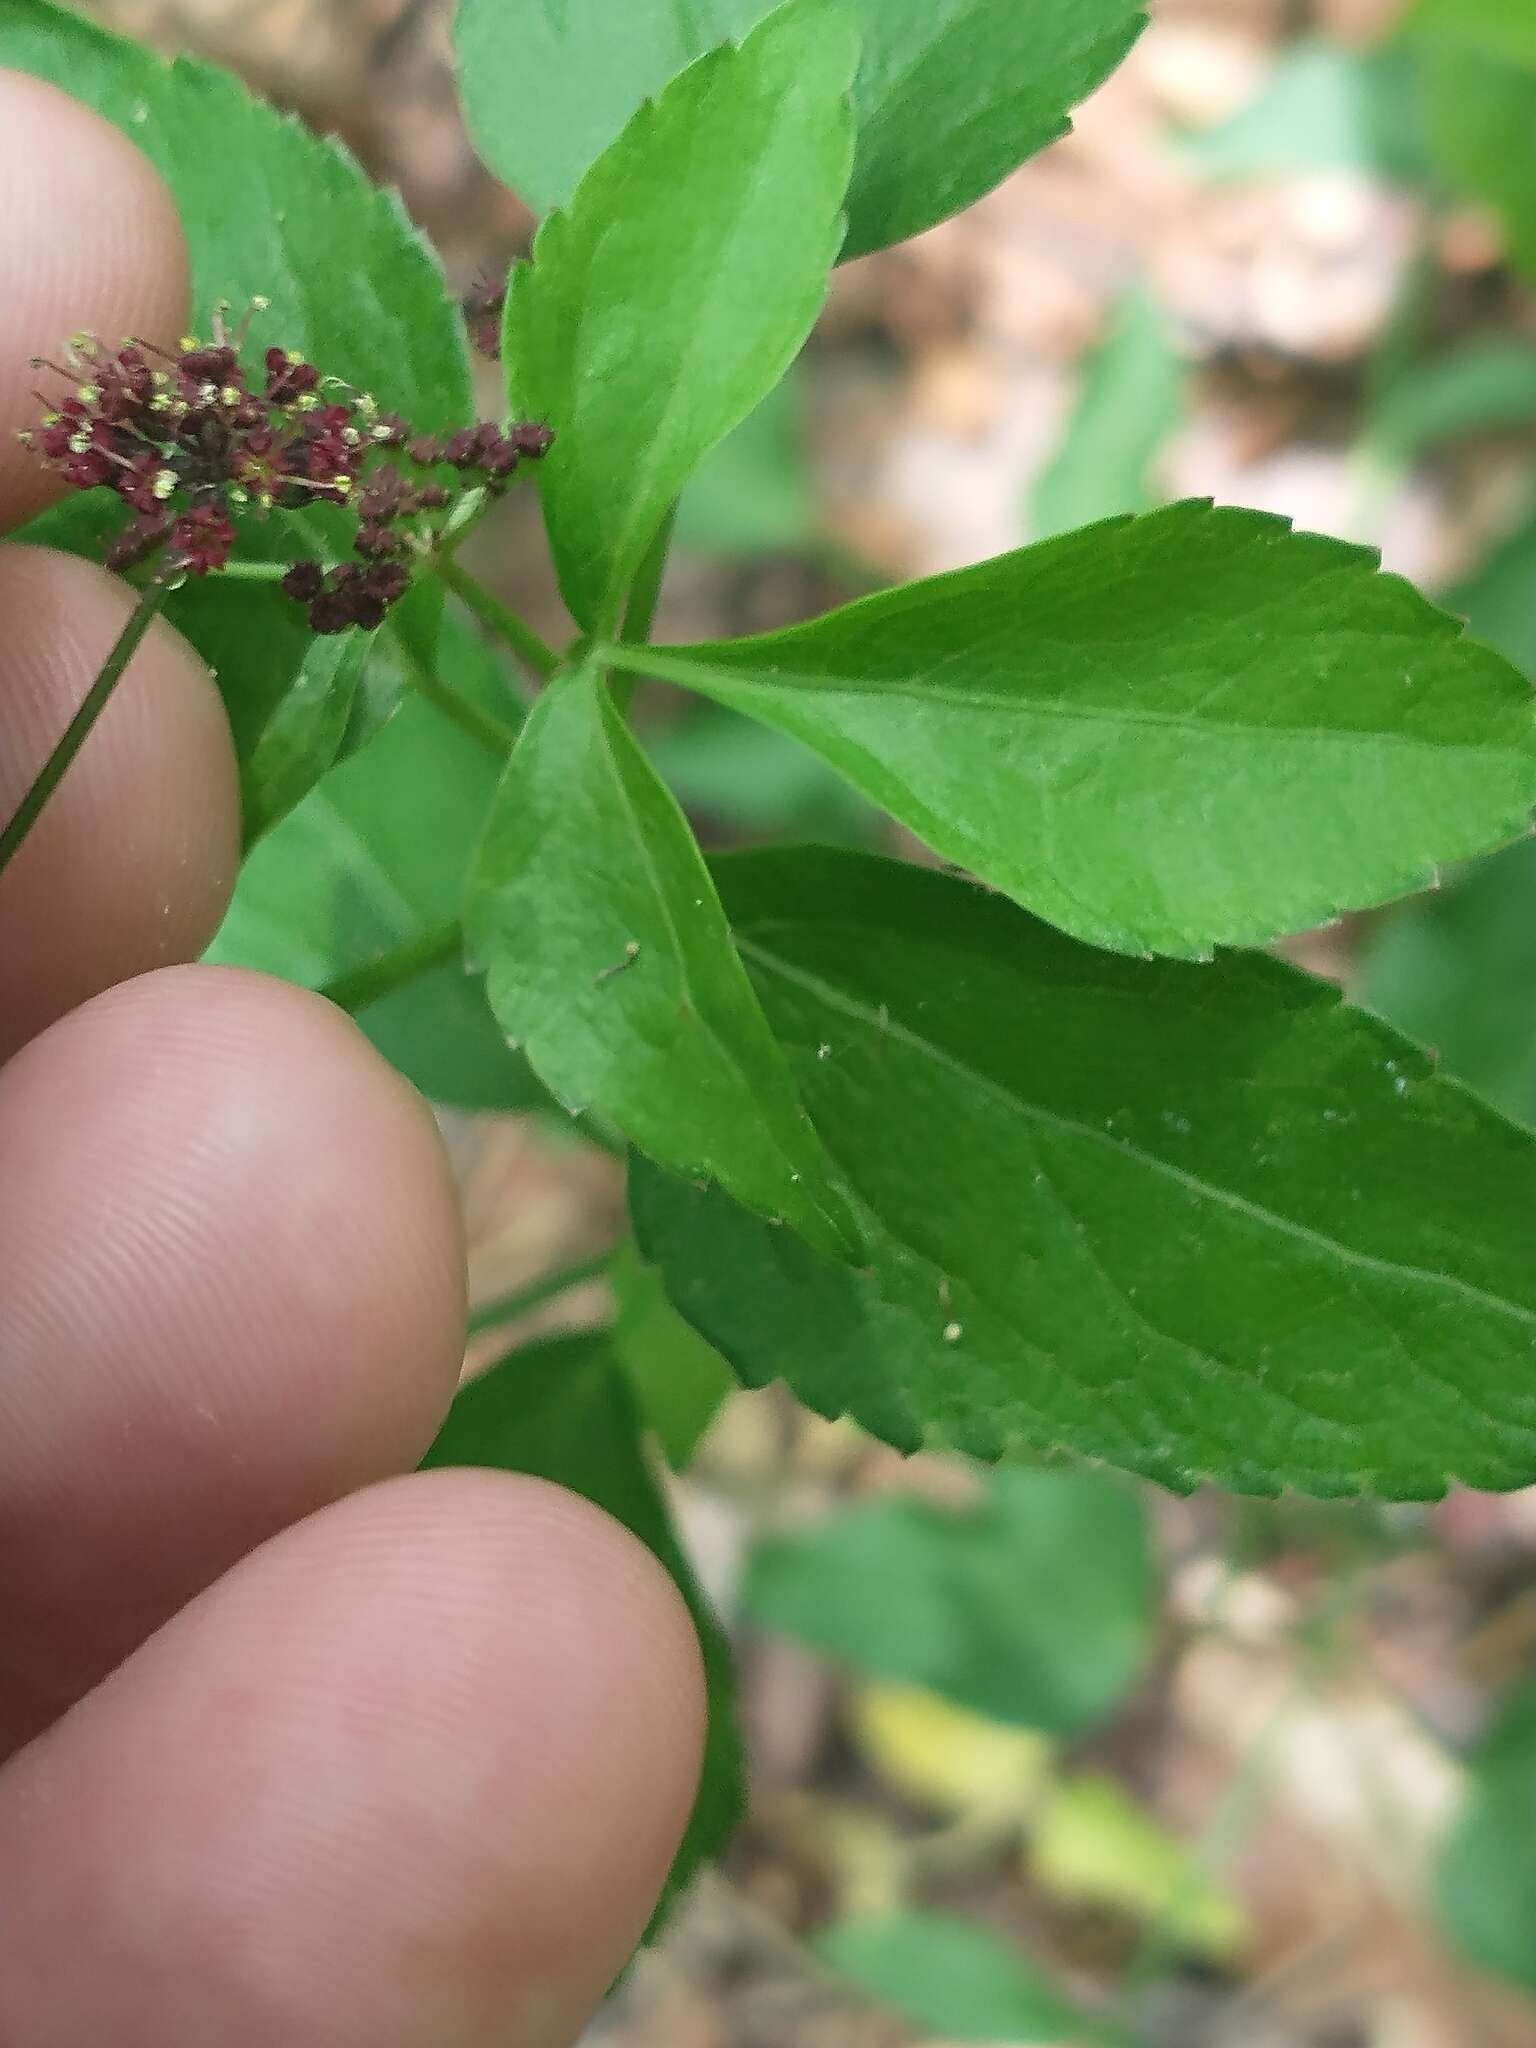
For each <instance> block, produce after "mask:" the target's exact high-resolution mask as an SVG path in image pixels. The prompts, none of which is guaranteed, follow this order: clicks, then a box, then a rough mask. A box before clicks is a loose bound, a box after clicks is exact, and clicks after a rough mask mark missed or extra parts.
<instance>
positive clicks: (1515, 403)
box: [1366, 336, 1536, 463]
mask: <svg viewBox="0 0 1536 2048" xmlns="http://www.w3.org/2000/svg"><path fill="white" fill-rule="evenodd" d="M1532 425H1536V348H1532V347H1531V345H1530V344H1529V343H1528V342H1523V341H1513V340H1510V339H1509V338H1507V337H1505V336H1498V337H1496V338H1494V339H1492V340H1479V341H1471V342H1465V343H1463V344H1462V345H1461V346H1460V347H1459V348H1454V349H1450V350H1448V351H1447V352H1446V353H1445V354H1444V355H1440V356H1435V357H1432V358H1431V359H1430V361H1428V362H1425V363H1417V364H1415V365H1414V367H1413V368H1412V369H1411V370H1410V371H1409V372H1408V373H1407V374H1406V375H1405V376H1403V377H1400V378H1398V379H1396V380H1395V381H1394V382H1393V383H1392V384H1391V385H1390V386H1389V387H1388V389H1387V391H1386V392H1385V394H1384V396H1383V398H1382V400H1381V403H1380V404H1379V405H1378V406H1377V407H1376V409H1375V412H1374V414H1373V416H1372V417H1371V418H1370V419H1369V420H1368V421H1367V422H1366V442H1367V446H1368V447H1369V448H1370V449H1371V450H1372V452H1374V453H1377V454H1379V455H1382V456H1385V457H1386V458H1387V459H1389V460H1391V461H1394V462H1399V463H1409V462H1413V461H1416V460H1417V459H1418V458H1419V457H1420V456H1421V455H1423V454H1425V453H1426V452H1427V451H1428V450H1429V449H1431V448H1435V447H1438V446H1439V445H1441V444H1442V443H1443V442H1446V441H1456V440H1460V439H1462V438H1464V437H1465V436H1467V435H1470V434H1489V433H1493V432H1496V431H1497V430H1498V429H1499V428H1501V427H1516V428H1518V427H1530V426H1532Z"/></svg>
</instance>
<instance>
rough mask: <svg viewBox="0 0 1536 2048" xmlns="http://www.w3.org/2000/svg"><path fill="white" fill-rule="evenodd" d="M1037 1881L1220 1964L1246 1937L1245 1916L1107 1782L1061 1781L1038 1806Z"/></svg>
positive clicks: (1183, 1848) (1089, 1777)
mask: <svg viewBox="0 0 1536 2048" xmlns="http://www.w3.org/2000/svg"><path fill="white" fill-rule="evenodd" d="M1029 1863H1030V1868H1031V1871H1032V1873H1033V1875H1034V1877H1035V1880H1036V1882H1037V1883H1038V1884H1039V1885H1040V1886H1041V1888H1042V1889H1043V1890H1045V1891H1047V1892H1050V1893H1053V1894H1054V1895H1055V1896H1056V1897H1057V1898H1059V1899H1064V1900H1067V1901H1068V1902H1069V1903H1072V1904H1080V1905H1092V1906H1107V1907H1110V1908H1112V1909H1114V1910H1117V1911H1119V1912H1121V1913H1125V1914H1128V1915H1130V1916H1132V1917H1134V1918H1135V1919H1138V1920H1148V1921H1153V1920H1155V1921H1157V1922H1159V1923H1160V1924H1161V1926H1162V1927H1163V1930H1164V1932H1165V1933H1166V1934H1167V1936H1168V1938H1169V1940H1170V1942H1171V1943H1173V1944H1175V1945H1176V1946H1177V1947H1179V1948H1181V1949H1183V1950H1184V1951H1185V1952H1186V1953H1189V1954H1193V1955H1200V1956H1203V1957H1205V1958H1207V1959H1208V1960H1210V1961H1213V1962H1225V1961H1227V1960H1229V1959H1230V1958H1231V1957H1232V1956H1233V1955H1234V1954H1235V1953H1236V1952H1237V1951H1239V1950H1240V1949H1241V1948H1242V1947H1243V1945H1244V1943H1245V1942H1246V1940H1247V1938H1248V1931H1249V1930H1248V1922H1247V1916H1246V1915H1245V1914H1244V1912H1243V1909H1242V1907H1241V1906H1240V1905H1239V1904H1238V1903H1237V1901H1236V1900H1235V1899H1233V1898H1232V1897H1231V1896H1230V1894H1229V1893H1227V1892H1226V1891H1225V1890H1223V1888H1222V1887H1221V1886H1220V1885H1219V1884H1218V1883H1217V1882H1216V1880H1215V1879H1214V1878H1211V1877H1209V1876H1207V1875H1206V1874H1205V1872H1204V1871H1202V1870H1201V1868H1200V1865H1199V1862H1198V1860H1197V1858H1196V1857H1195V1855H1194V1854H1193V1852H1192V1851H1191V1850H1190V1849H1189V1847H1188V1846H1187V1845H1186V1844H1185V1843H1183V1842H1181V1841H1180V1840H1179V1839H1178V1837H1177V1836H1176V1835H1173V1834H1170V1833H1169V1831H1168V1829H1167V1828H1165V1827H1164V1826H1163V1824H1162V1822H1161V1821H1159V1820H1157V1819H1156V1818H1155V1817H1154V1816H1153V1815H1152V1814H1151V1813H1149V1812H1148V1811H1147V1809H1146V1808H1145V1807H1144V1806H1142V1805H1141V1804H1140V1803H1139V1801H1137V1800H1135V1799H1133V1798H1132V1796H1131V1795H1130V1793H1129V1792H1127V1791H1126V1790H1125V1788H1124V1787H1123V1786H1121V1785H1119V1784H1117V1783H1116V1782H1115V1780H1114V1779H1113V1778H1106V1777H1103V1776H1101V1775H1100V1774H1099V1773H1097V1772H1085V1773H1083V1774H1082V1775H1080V1776H1078V1777H1073V1778H1064V1779H1061V1780H1060V1781H1059V1782H1058V1783H1057V1784H1056V1785H1055V1786H1054V1787H1053V1788H1052V1790H1051V1792H1050V1794H1049V1796H1048V1797H1047V1798H1046V1799H1045V1801H1044V1802H1043V1804H1042V1807H1041V1810H1040V1815H1039V1818H1038V1820H1037V1821H1036V1823H1035V1831H1034V1836H1033V1840H1032V1842H1031V1845H1030V1851H1029Z"/></svg>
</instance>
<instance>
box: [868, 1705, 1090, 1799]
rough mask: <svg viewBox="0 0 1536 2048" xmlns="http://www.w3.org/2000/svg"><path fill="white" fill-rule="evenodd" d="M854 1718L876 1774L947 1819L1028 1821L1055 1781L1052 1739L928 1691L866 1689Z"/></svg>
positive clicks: (895, 1788) (905, 1795)
mask: <svg viewBox="0 0 1536 2048" xmlns="http://www.w3.org/2000/svg"><path fill="white" fill-rule="evenodd" d="M848 1716H849V1726H850V1730H851V1732H852V1735H853V1739H854V1741H855V1743H856V1744H857V1745H858V1748H859V1749H860V1751H861V1752H862V1754H863V1756H864V1757H865V1759H866V1761H867V1762H868V1763H869V1765H870V1766H871V1768H872V1769H873V1770H875V1771H876V1772H878V1774H879V1775H880V1776H881V1777H882V1778H883V1779H884V1780H885V1782H886V1783H887V1784H888V1785H889V1786H891V1788H892V1789H893V1790H894V1791H897V1792H899V1793H900V1794H901V1795H902V1797H903V1798H905V1799H910V1800H913V1801H914V1802H915V1803H916V1804H918V1805H920V1806H931V1807H935V1808H937V1810H938V1811H939V1812H940V1813H943V1814H946V1815H951V1816H956V1817H958V1816H962V1815H963V1816H966V1817H969V1818H986V1819H992V1820H1004V1819H1008V1818H1010V1817H1016V1818H1018V1819H1020V1820H1024V1819H1027V1818H1028V1816H1029V1815H1030V1814H1031V1813H1032V1812H1033V1810H1034V1808H1035V1806H1036V1804H1037V1803H1038V1800H1039V1797H1040V1792H1041V1788H1042V1786H1043V1785H1044V1784H1045V1781H1046V1779H1047V1777H1048V1776H1049V1774H1050V1768H1051V1757H1052V1754H1053V1745H1052V1743H1051V1742H1050V1741H1049V1739H1048V1738H1047V1737H1046V1736H1044V1735H1036V1734H1035V1733H1034V1732H1033V1731H1032V1730H1030V1729H1028V1728H1009V1727H1005V1726H1004V1725H1003V1723H1002V1722H1000V1721H989V1720H986V1719H984V1718H983V1716H982V1715H980V1714H972V1713H968V1712H967V1711H966V1710H965V1708H964V1707H955V1706H951V1705H950V1703H949V1701H948V1700H946V1699H941V1698H940V1696H939V1695H938V1694H937V1693H934V1692H927V1691H925V1690H924V1689H923V1687H921V1686H917V1685H866V1686H863V1687H861V1688H860V1689H859V1691H857V1692H856V1693H855V1694H854V1695H853V1698H852V1700H851V1701H850V1703H849V1709H848Z"/></svg>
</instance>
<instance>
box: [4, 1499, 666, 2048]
mask: <svg viewBox="0 0 1536 2048" xmlns="http://www.w3.org/2000/svg"><path fill="white" fill-rule="evenodd" d="M701 1690H702V1688H701V1684H700V1676H699V1659H698V1651H697V1645H696V1642H695V1640H694V1636H693V1631H692V1627H691V1624H690V1623H689V1620H688V1617H687V1614H686V1611H685V1610H684V1609H683V1607H682V1603H681V1602H680V1600H679V1599H678V1597H677V1595H676V1592H675V1590H674V1589H673V1587H672V1585H671V1582H670V1581H669V1580H668V1579H667V1578H666V1577H665V1575H664V1574H663V1573H662V1571H661V1570H660V1568H659V1566H658V1565H657V1564H656V1562H655V1560H654V1559H653V1558H652V1557H651V1556H650V1555H649V1553H648V1552H646V1551H644V1550H643V1549H642V1548H641V1547H640V1545H639V1544H637V1543H636V1542H635V1541H634V1539H633V1538H632V1537H630V1536H629V1535H628V1534H627V1532H625V1531H624V1530H622V1529H620V1528H619V1527H618V1525H617V1524H616V1523H614V1522H611V1521H609V1520H608V1519H607V1517H606V1516H603V1515H600V1514H599V1513H598V1512H597V1511H596V1510H595V1509H593V1508H590V1507H588V1506H587V1505H586V1504H585V1503H584V1502H581V1501H578V1500H575V1499H574V1498H573V1497H572V1496H570V1495H568V1494H564V1493H561V1492H560V1491H559V1490H557V1489H555V1488H553V1487H547V1486H544V1485H542V1484H541V1483H540V1482H538V1481H536V1480H523V1479H512V1478H507V1477H505V1476H501V1475H493V1474H489V1473H468V1472H442V1473H431V1474H423V1475H421V1476H420V1477H417V1478H411V1479H404V1480H397V1481H395V1482H393V1483H391V1484H390V1485H387V1486H384V1487H380V1488H376V1489H374V1490H373V1491H371V1492H369V1493H365V1494H361V1495H358V1496H356V1497H355V1498H353V1499H352V1500H350V1501H347V1502H346V1503H344V1504H343V1505H341V1506H338V1507H334V1508H330V1509H328V1510H326V1511H325V1512H323V1513H322V1514H320V1515H317V1516H316V1517H315V1518H314V1519H313V1520H312V1521H309V1522H307V1523H305V1524H303V1525H302V1526H301V1527H299V1528H297V1529H293V1530H290V1531H289V1532H288V1533H287V1534H285V1535H283V1536H280V1537H278V1538H276V1539H275V1540H274V1541H273V1542H272V1543H271V1544H270V1545H268V1546H267V1548H266V1549H264V1550H262V1551H261V1552H259V1553H257V1555H255V1556H254V1557H252V1558H250V1559H248V1560H247V1561H246V1562H245V1563H244V1564H242V1565H240V1566H239V1567H238V1568H237V1569H236V1570H235V1571H234V1572H233V1573H232V1574H231V1575H230V1577H229V1578H228V1579H226V1580H224V1581H223V1582H221V1583H220V1584H219V1585H218V1586H216V1587H214V1588H213V1589H212V1590H211V1591H210V1592H208V1593H207V1594H205V1595H204V1596H203V1597H202V1598H201V1599H200V1600H199V1601H198V1602H197V1603H196V1604H195V1605H194V1606H193V1607H191V1608H189V1609H188V1610H187V1611H186V1612H185V1613H184V1614H182V1615H180V1616H178V1618H177V1619H176V1620H175V1621H174V1622H172V1623H170V1624H169V1626H168V1627H167V1628H166V1629H165V1630H164V1632H163V1633H162V1634H161V1635H159V1636H157V1637H156V1638H155V1639H154V1640H153V1641H151V1642H150V1643H148V1644H147V1645H146V1646H145V1647H144V1648H143V1649H142V1650H141V1651H140V1652H139V1653H138V1655H136V1656H135V1657H134V1658H133V1659H132V1660H131V1661H130V1662H129V1663H128V1664H127V1665H125V1666H124V1667H123V1669H122V1670H121V1671H119V1672H117V1673H116V1674H115V1675H114V1676H113V1677H112V1678H111V1679H109V1680H108V1681H107V1683H106V1684H105V1685H104V1686H103V1687H102V1688H101V1690H100V1691H99V1692H98V1693H95V1694H93V1695H92V1697H91V1698H90V1699H89V1700H87V1701H85V1702H84V1703H83V1704H82V1705H81V1706H80V1707H79V1708H77V1709H76V1711H75V1712H74V1713H72V1714H71V1715H70V1716H69V1717H68V1718H67V1719H66V1720H65V1721H63V1722H62V1723H61V1724H60V1725H59V1726H58V1727H57V1728H55V1729H53V1730H52V1731H51V1732H50V1733H49V1734H48V1735H46V1736H44V1737H43V1738H42V1740H41V1741H40V1742H38V1743H37V1744H35V1745H34V1746H33V1747H32V1748H31V1749H29V1750H27V1751H24V1752H23V1753H22V1755H21V1756H20V1757H18V1758H16V1759H15V1760H14V1761H13V1762H12V1764H11V1765H10V1767H9V1769H8V1770H7V1771H6V1772H5V1773H3V1774H0V1887H3V1889H4V1892H5V1896H6V1900H7V1909H6V1912H5V1913H4V1914H3V1915H0V2040H5V2041H15V2042H18V2043H19V2042H23V2041H24V2042H26V2043H27V2044H28V2048H79V2044H80V2043H82V2042H85V2041H108V2040H110V2041H111V2042H112V2043H113V2044H114V2048H206V2044H207V2043H209V2042H212V2041H217V2042H218V2043H219V2044H220V2048H272V2044H273V2043H275V2042H282V2043H283V2048H322V2044H323V2048H341V2044H351V2043H358V2044H362V2043H367V2044H368V2048H421V2044H423V2043H427V2042H430V2043H431V2044H432V2048H481V2044H484V2048H493V2044H494V2048H569V2043H570V2042H571V2041H572V2040H573V2039H574V2038H575V2035H576V2033H577V2032H578V2031H579V2030H580V2027H581V2025H582V2023H583V2021H584V2019H585V2018H586V2017H587V2015H588V2014H589V2013H590V2011H591V2009H592V2007H593V2006H594V2005H595V2004H596V2002H597V2000H598V1999H599V1998H600V1996H601V1995H602V1992H603V1990H604V1989H605V1987H606V1985H607V1984H608V1983H609V1982H610V1981H611V1979H612V1977H613V1976H614V1975H615V1973H616V1972H617V1971H618V1969H619V1968H620V1967H621V1965H622V1964H623V1962H624V1960H625V1958H626V1956H627V1955H628V1953H629V1952H630V1949H631V1948H632V1946H633V1944H634V1942H635V1940H636V1939H637V1937H638V1936H639V1934H640V1932H641V1930H642V1927H643V1925H644V1922H645V1919H646V1916H647V1913H648V1911H649V1909H650V1906H651V1904H652V1902H653V1901H654V1898H655V1895H656V1892H657V1890H658V1888H659V1886H660V1884H661V1881H662V1877H663V1875H664V1873H665V1870H666V1867H667V1863H668V1860H669V1858H670V1856H671V1854H672V1851H673V1849H674V1847H675V1844H676V1842H677V1839H678V1836H679V1834H680V1832H681V1829H682V1826H683V1822H684V1818H685V1815H686V1813H687V1809H688V1804H689V1801H690V1798H691V1795H692V1790H693V1785H694V1780H695V1776H696V1773H697V1767H698V1758H699V1750H700V1743H701V1735H702V1701H701Z"/></svg>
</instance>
